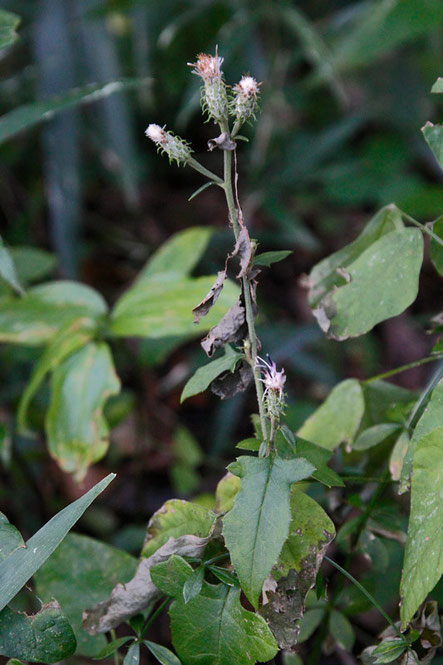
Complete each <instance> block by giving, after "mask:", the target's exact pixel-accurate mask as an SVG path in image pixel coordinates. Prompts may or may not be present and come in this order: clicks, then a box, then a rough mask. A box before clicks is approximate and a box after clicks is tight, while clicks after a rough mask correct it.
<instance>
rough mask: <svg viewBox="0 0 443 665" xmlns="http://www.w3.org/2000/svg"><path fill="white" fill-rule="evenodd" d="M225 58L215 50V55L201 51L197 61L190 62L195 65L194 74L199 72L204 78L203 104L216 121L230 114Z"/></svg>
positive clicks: (191, 65)
mask: <svg viewBox="0 0 443 665" xmlns="http://www.w3.org/2000/svg"><path fill="white" fill-rule="evenodd" d="M222 63H223V58H220V57H219V56H218V54H217V51H216V52H215V56H213V55H207V54H205V53H200V54H199V55H198V56H197V62H188V65H189V66H190V67H194V69H193V70H192V73H193V74H197V76H200V77H201V78H202V80H203V88H202V96H201V105H202V109H203V111H205V112H206V113H207V114H208V116H209V118H210V119H211V118H212V120H214V122H222V120H224V119H225V118H226V117H227V115H228V95H227V92H226V86H225V82H224V81H223V72H222V71H221V69H220V68H221V65H222Z"/></svg>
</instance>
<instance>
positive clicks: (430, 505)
mask: <svg viewBox="0 0 443 665" xmlns="http://www.w3.org/2000/svg"><path fill="white" fill-rule="evenodd" d="M441 422H442V420H441V417H440V423H441ZM442 447H443V427H441V426H440V427H436V428H435V429H433V430H432V431H430V432H428V433H426V434H425V435H424V436H422V437H421V438H420V439H419V440H418V441H417V444H416V447H415V452H414V462H413V474H412V482H411V512H410V517H409V528H408V539H407V542H406V550H405V559H404V565H403V575H402V580H401V585H400V595H401V606H400V617H401V621H402V625H403V626H406V624H407V623H408V622H409V621H410V620H411V619H412V617H413V615H414V613H415V612H416V610H417V609H418V607H419V605H420V604H421V603H422V602H423V600H424V599H425V598H426V596H427V594H428V593H429V592H430V591H432V589H433V588H434V586H435V585H436V584H437V582H438V580H439V579H440V577H441V575H442V574H443V531H442V528H441V527H442V524H443V502H442V500H441V496H440V495H439V491H438V490H439V489H441V487H442V485H443V455H442Z"/></svg>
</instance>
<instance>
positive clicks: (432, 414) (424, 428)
mask: <svg viewBox="0 0 443 665" xmlns="http://www.w3.org/2000/svg"><path fill="white" fill-rule="evenodd" d="M442 422H443V379H441V380H440V381H439V383H438V384H437V386H436V387H435V388H434V390H433V391H432V393H431V395H430V398H429V401H428V403H427V405H426V408H425V410H424V411H423V413H422V415H421V417H420V420H419V421H418V423H417V425H416V426H415V429H414V432H413V434H412V438H411V442H410V444H409V446H408V449H407V451H406V453H405V455H404V458H403V465H402V469H401V477H400V486H401V489H403V490H405V489H406V488H407V487H408V485H409V478H410V476H411V473H412V468H413V459H414V453H415V449H416V447H417V444H418V442H419V441H420V439H422V438H423V437H424V436H425V435H426V434H429V433H430V432H432V430H434V429H435V428H436V427H439V426H440V425H441V423H442Z"/></svg>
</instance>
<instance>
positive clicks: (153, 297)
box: [110, 227, 238, 339]
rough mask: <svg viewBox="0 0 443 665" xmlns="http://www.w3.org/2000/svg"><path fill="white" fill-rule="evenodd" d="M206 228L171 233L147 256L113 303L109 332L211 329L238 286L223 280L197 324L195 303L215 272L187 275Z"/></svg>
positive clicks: (165, 333) (163, 333) (183, 333)
mask: <svg viewBox="0 0 443 665" xmlns="http://www.w3.org/2000/svg"><path fill="white" fill-rule="evenodd" d="M210 234H211V230H210V229H207V228H199V227H196V228H191V229H187V230H186V231H182V232H181V233H178V234H176V235H175V236H173V237H172V238H171V239H170V240H169V241H168V242H167V243H165V244H164V245H163V246H162V247H161V248H160V249H159V250H158V251H157V252H156V253H155V254H154V256H153V257H152V258H151V259H150V260H149V261H148V263H147V265H146V266H145V268H143V270H142V271H141V274H140V276H139V277H138V278H137V280H136V281H135V283H134V285H133V286H132V287H131V288H130V289H129V290H128V291H127V292H126V293H125V294H124V295H123V296H122V297H121V298H120V300H119V301H118V302H117V304H116V305H115V307H114V309H113V311H112V316H111V323H110V329H111V332H112V334H113V335H115V336H117V337H121V336H126V335H128V336H137V337H150V338H154V339H157V338H160V337H169V336H173V337H177V336H178V337H183V338H186V337H193V336H195V335H200V334H202V333H204V332H206V331H207V330H208V329H209V328H211V327H212V326H213V325H214V324H215V323H217V321H218V320H219V319H220V318H221V316H223V314H225V312H226V310H227V309H228V308H229V307H230V306H231V305H233V304H234V302H235V301H236V300H237V297H238V289H237V287H235V286H234V284H233V283H232V282H231V281H229V280H227V281H226V282H225V285H224V288H223V291H222V292H221V295H220V297H219V298H218V300H217V302H216V303H215V305H214V306H213V308H212V310H211V312H210V313H209V314H208V315H207V316H206V317H205V318H204V319H203V320H202V322H201V323H200V325H198V326H196V324H195V323H194V319H193V316H192V308H193V307H195V306H196V305H197V304H198V303H199V302H200V301H201V300H202V298H203V297H204V296H205V294H206V293H207V292H208V291H209V290H210V288H211V287H212V285H213V283H214V280H215V277H213V276H210V277H197V278H193V277H190V276H189V274H190V272H191V270H192V269H193V268H194V266H195V265H196V263H197V262H198V260H199V258H200V255H201V253H202V252H203V251H204V249H205V247H206V244H207V242H208V240H209V237H210Z"/></svg>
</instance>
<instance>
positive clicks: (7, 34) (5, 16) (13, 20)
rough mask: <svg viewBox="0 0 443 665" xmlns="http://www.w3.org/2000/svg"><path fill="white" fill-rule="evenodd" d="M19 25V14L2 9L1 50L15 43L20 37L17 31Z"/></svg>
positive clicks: (0, 12) (0, 17)
mask: <svg viewBox="0 0 443 665" xmlns="http://www.w3.org/2000/svg"><path fill="white" fill-rule="evenodd" d="M19 23H20V17H19V16H17V14H13V13H12V12H7V11H6V10H5V9H0V49H2V48H6V46H10V45H11V44H13V43H14V42H15V40H16V39H17V37H18V35H17V33H16V29H17V28H18V26H19Z"/></svg>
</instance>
